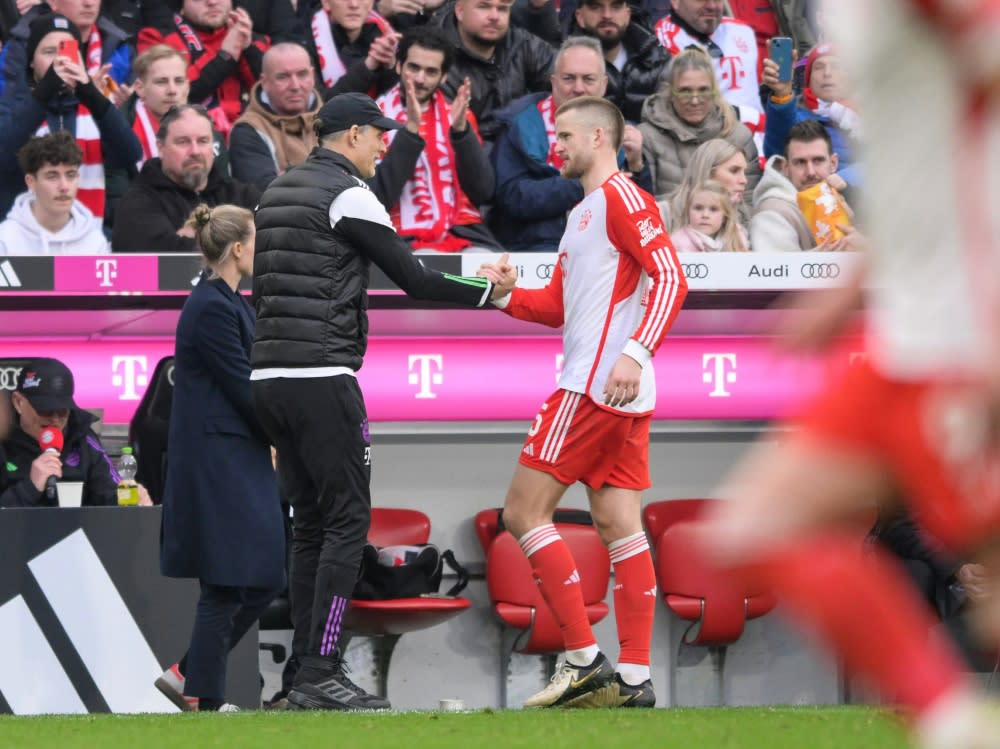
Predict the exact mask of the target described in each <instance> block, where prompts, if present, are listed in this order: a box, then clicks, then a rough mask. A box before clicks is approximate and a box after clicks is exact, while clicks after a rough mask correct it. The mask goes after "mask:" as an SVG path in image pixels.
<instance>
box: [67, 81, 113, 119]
mask: <svg viewBox="0 0 1000 749" xmlns="http://www.w3.org/2000/svg"><path fill="white" fill-rule="evenodd" d="M74 93H75V94H76V98H77V101H79V102H80V103H81V104H83V106H85V107H86V108H87V109H89V110H90V113H91V114H92V115H94V119H95V120H99V119H101V117H103V116H104V113H105V112H107V111H108V110H109V109H111V100H110V99H108V98H107V97H106V96H105V95H104V94H102V93H101V92H100V91H98V90H97V86H95V85H94V84H93V82H92V81H90V80H88V81H87V82H86V83H78V84H76V91H75V92H74Z"/></svg>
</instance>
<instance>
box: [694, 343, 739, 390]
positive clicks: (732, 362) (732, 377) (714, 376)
mask: <svg viewBox="0 0 1000 749" xmlns="http://www.w3.org/2000/svg"><path fill="white" fill-rule="evenodd" d="M701 368H702V369H703V370H704V372H703V373H702V375H701V379H702V381H703V382H705V383H707V384H709V385H712V386H713V387H712V392H711V393H709V394H708V397H709V398H729V397H731V396H732V393H730V392H729V391H728V390H726V385H732V384H733V383H734V382H736V354H702V355H701Z"/></svg>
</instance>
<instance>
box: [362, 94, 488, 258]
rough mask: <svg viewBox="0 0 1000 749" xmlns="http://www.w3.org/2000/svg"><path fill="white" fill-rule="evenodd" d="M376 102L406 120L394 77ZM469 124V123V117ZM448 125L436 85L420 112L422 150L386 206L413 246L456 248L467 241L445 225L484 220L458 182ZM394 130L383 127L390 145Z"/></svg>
mask: <svg viewBox="0 0 1000 749" xmlns="http://www.w3.org/2000/svg"><path fill="white" fill-rule="evenodd" d="M378 104H379V106H380V107H382V111H383V112H385V116H386V117H389V118H391V119H394V120H396V122H404V123H405V122H406V105H405V104H404V103H403V97H402V94H401V89H400V85H399V84H398V83H397V84H396V85H395V86H393V87H392V88H391V89H389V90H388V91H387V92H386V93H385V94H383V95H382V96H380V97H379V99H378ZM470 127H474V125H473V123H471V122H470ZM450 130H451V108H450V107H449V105H448V101H447V99H445V98H444V94H443V93H441V91H440V90H438V91H435V92H434V98H433V99H432V101H431V105H430V106H429V107H427V111H426V112H424V114H423V116H422V117H421V118H420V137H421V138H423V139H424V150H423V151H422V152H421V154H420V158H419V159H417V165H416V167H415V168H414V170H413V176H412V177H410V179H409V180H408V181H407V182H406V184H405V185H404V186H403V192H402V194H401V195H400V196H399V202H398V203H397V204H396V205H394V206H393V207H392V210H391V211H389V215H390V216H391V217H392V224H393V226H395V227H396V231H398V232H399V234H400V236H403V237H407V238H412V240H413V247H414V248H415V249H431V250H438V251H439V252H458V251H460V250H462V249H464V248H466V247H468V246H469V245H470V244H471V243H470V242H469V240H467V239H462V238H461V237H457V236H455V235H454V234H452V233H451V232H450V231H449V229H451V227H453V226H465V225H467V224H479V223H482V221H483V217H482V216H481V215H480V214H479V210H478V209H477V208H476V207H475V206H474V205H473V204H472V202H471V201H470V200H469V198H468V197H466V195H465V193H464V192H462V188H461V186H460V185H459V183H458V171H457V168H456V165H455V151H454V149H453V148H452V147H451V139H450V137H449V133H450ZM396 132H397V131H396V130H388V131H386V133H385V136H384V137H385V141H386V145H387V146H391V145H392V140H393V137H394V136H395V134H396ZM478 135H479V134H478V133H476V136H477V137H478Z"/></svg>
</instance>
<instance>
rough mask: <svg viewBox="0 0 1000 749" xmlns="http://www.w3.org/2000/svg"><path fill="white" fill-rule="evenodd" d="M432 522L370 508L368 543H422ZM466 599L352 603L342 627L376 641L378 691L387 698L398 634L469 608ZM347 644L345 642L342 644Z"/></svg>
mask: <svg viewBox="0 0 1000 749" xmlns="http://www.w3.org/2000/svg"><path fill="white" fill-rule="evenodd" d="M430 534H431V521H430V518H428V517H427V515H425V514H424V513H422V512H420V511H419V510H406V509H398V508H388V507H373V508H372V522H371V527H370V528H369V530H368V540H369V542H370V543H373V544H375V545H376V546H395V545H399V544H425V543H427V542H428V539H429V538H430ZM471 605H472V602H471V601H470V600H469V599H468V598H462V597H461V596H455V597H452V598H446V597H443V596H441V597H424V596H420V597H416V598H394V599H391V600H386V601H366V600H357V599H355V600H353V601H351V607H350V608H349V609H348V610H347V615H346V616H345V617H344V627H345V628H346V629H348V630H350V631H351V632H352V633H353V634H356V635H363V636H366V637H376V638H378V641H377V645H376V655H377V657H378V667H379V668H378V682H379V683H378V692H379V695H380V696H382V697H385V696H386V691H387V686H388V679H389V661H390V660H391V659H392V651H393V649H394V648H395V647H396V643H397V642H398V641H399V638H400V636H401V635H403V634H405V633H407V632H415V631H416V630H419V629H427V628H428V627H433V626H435V625H438V624H441V623H442V622H445V621H447V620H448V619H451V618H452V617H454V616H457V615H458V614H461V613H462V612H463V611H465V610H466V609H468V608H469V607H470V606H471ZM345 645H346V643H345Z"/></svg>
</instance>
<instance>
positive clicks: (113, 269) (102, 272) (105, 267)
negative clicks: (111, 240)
mask: <svg viewBox="0 0 1000 749" xmlns="http://www.w3.org/2000/svg"><path fill="white" fill-rule="evenodd" d="M94 275H95V276H97V278H99V279H100V281H101V286H102V287H111V286H114V280H115V279H116V278H118V261H117V260H112V259H110V258H100V259H99V260H97V272H96V273H95V274H94Z"/></svg>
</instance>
